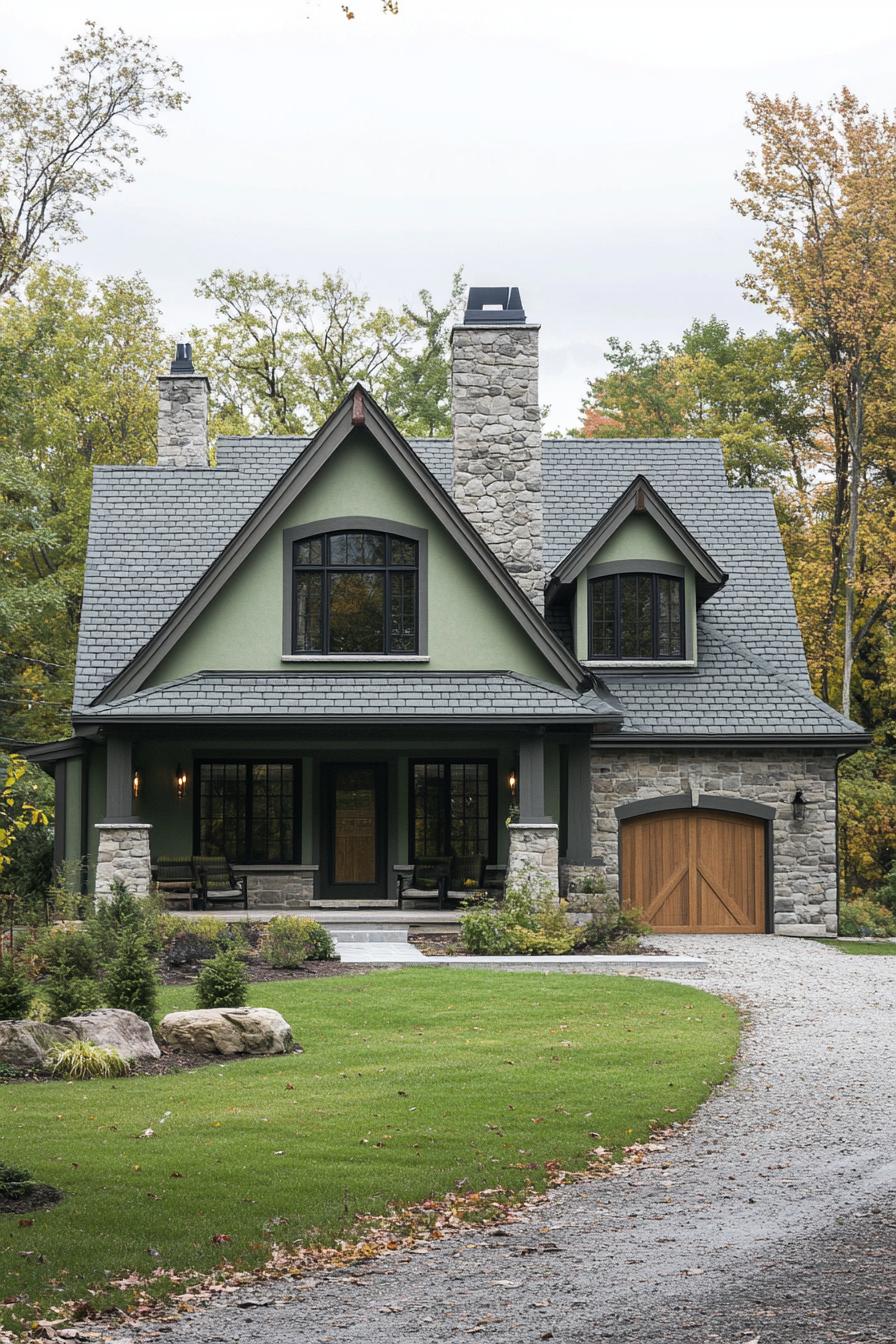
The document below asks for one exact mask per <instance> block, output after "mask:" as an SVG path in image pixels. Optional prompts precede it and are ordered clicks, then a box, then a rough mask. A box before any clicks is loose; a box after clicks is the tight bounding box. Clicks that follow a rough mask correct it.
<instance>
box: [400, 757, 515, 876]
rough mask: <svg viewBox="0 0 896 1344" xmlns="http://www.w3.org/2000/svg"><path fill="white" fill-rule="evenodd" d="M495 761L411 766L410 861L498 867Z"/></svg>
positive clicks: (425, 763) (445, 762) (438, 762)
mask: <svg viewBox="0 0 896 1344" xmlns="http://www.w3.org/2000/svg"><path fill="white" fill-rule="evenodd" d="M495 781H496V770H495V762H494V761H460V760H456V761H444V760H443V761H412V762H411V780H410V794H411V848H412V851H413V852H412V855H411V857H412V858H414V857H416V856H420V857H429V856H432V855H437V854H453V855H454V856H455V857H456V858H459V859H463V858H470V857H471V856H472V855H474V854H484V855H485V857H486V858H487V859H488V860H489V862H491V863H494V861H495V802H496V799H495Z"/></svg>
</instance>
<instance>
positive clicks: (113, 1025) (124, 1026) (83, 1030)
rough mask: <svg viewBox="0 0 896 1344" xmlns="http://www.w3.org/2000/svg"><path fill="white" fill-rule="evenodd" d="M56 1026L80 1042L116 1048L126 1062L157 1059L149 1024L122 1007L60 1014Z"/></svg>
mask: <svg viewBox="0 0 896 1344" xmlns="http://www.w3.org/2000/svg"><path fill="white" fill-rule="evenodd" d="M59 1025H60V1026H61V1027H65V1028H68V1029H69V1030H70V1031H72V1032H74V1034H75V1035H76V1036H77V1037H78V1039H79V1040H81V1041H90V1042H92V1044H93V1045H101V1046H103V1047H104V1049H106V1050H117V1051H118V1053H119V1054H120V1055H121V1057H122V1059H126V1060H127V1061H128V1063H129V1064H142V1063H143V1062H144V1061H145V1060H147V1059H158V1058H159V1056H160V1054H161V1053H162V1052H161V1050H160V1049H159V1047H158V1046H157V1045H156V1042H155V1037H154V1036H153V1034H152V1028H151V1027H150V1025H149V1023H148V1022H144V1021H143V1018H142V1017H138V1016H137V1014H136V1013H129V1012H128V1011H127V1009H125V1008H97V1009H96V1010H95V1011H94V1012H92V1013H79V1014H78V1015H77V1016H76V1017H63V1018H62V1019H61V1020H60V1023H59Z"/></svg>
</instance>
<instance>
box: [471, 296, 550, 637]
mask: <svg viewBox="0 0 896 1344" xmlns="http://www.w3.org/2000/svg"><path fill="white" fill-rule="evenodd" d="M538 331H539V328H538V326H536V325H533V324H532V323H531V322H527V321H526V314H525V313H524V312H523V307H522V303H521V301H520V293H519V290H518V289H506V288H497V289H482V288H473V289H471V290H470V294H469V298H468V300H467V310H466V312H465V314H464V320H463V325H462V326H457V327H455V328H454V329H453V331H452V333H451V347H452V351H451V356H452V357H451V408H452V419H453V422H454V460H453V472H452V493H453V495H454V501H455V503H456V504H457V505H458V507H459V508H460V509H462V510H463V512H464V513H465V514H466V515H467V517H468V518H469V519H470V521H471V522H472V523H473V524H474V525H475V526H476V528H477V530H478V531H479V532H480V534H481V535H482V537H483V538H484V539H485V541H486V542H487V543H488V545H489V546H490V547H491V549H492V550H493V551H494V553H495V555H497V557H498V559H499V560H500V561H501V562H502V563H503V565H504V566H505V568H506V569H507V570H508V572H509V573H510V574H512V575H513V577H514V579H516V581H517V583H518V584H519V586H520V588H522V590H523V592H524V593H525V594H526V596H527V597H528V598H530V599H531V601H532V602H533V603H534V605H535V606H536V607H537V608H538V610H539V611H541V612H543V611H544V514H543V502H542V469H541V413H540V408H539V405H538Z"/></svg>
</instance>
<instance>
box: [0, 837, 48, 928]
mask: <svg viewBox="0 0 896 1344" xmlns="http://www.w3.org/2000/svg"><path fill="white" fill-rule="evenodd" d="M8 859H9V862H8V863H7V865H6V867H5V868H4V870H3V886H4V889H5V892H6V893H7V894H8V895H10V896H14V897H15V902H16V910H17V913H18V915H19V916H20V917H21V919H22V920H23V922H25V923H36V922H37V921H38V920H41V921H42V920H44V919H46V915H45V913H44V911H45V908H46V901H47V897H48V894H49V890H50V885H51V883H52V881H53V833H52V830H51V829H50V827H49V826H27V827H26V828H25V830H23V831H13V832H12V838H11V843H10V846H9V850H8Z"/></svg>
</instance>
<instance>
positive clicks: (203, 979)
mask: <svg viewBox="0 0 896 1344" xmlns="http://www.w3.org/2000/svg"><path fill="white" fill-rule="evenodd" d="M248 988H249V982H248V979H247V977H246V968H245V966H244V965H243V963H242V961H241V960H240V959H239V957H238V956H237V955H236V953H235V952H233V951H232V950H231V951H224V952H219V953H218V954H217V956H214V957H212V959H211V961H207V962H206V963H205V965H204V966H203V968H202V970H201V971H200V972H199V975H198V977H197V980H196V1003H197V1004H198V1006H199V1007H200V1008H242V1006H243V1004H244V1003H245V1002H246V995H247V993H248Z"/></svg>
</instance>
